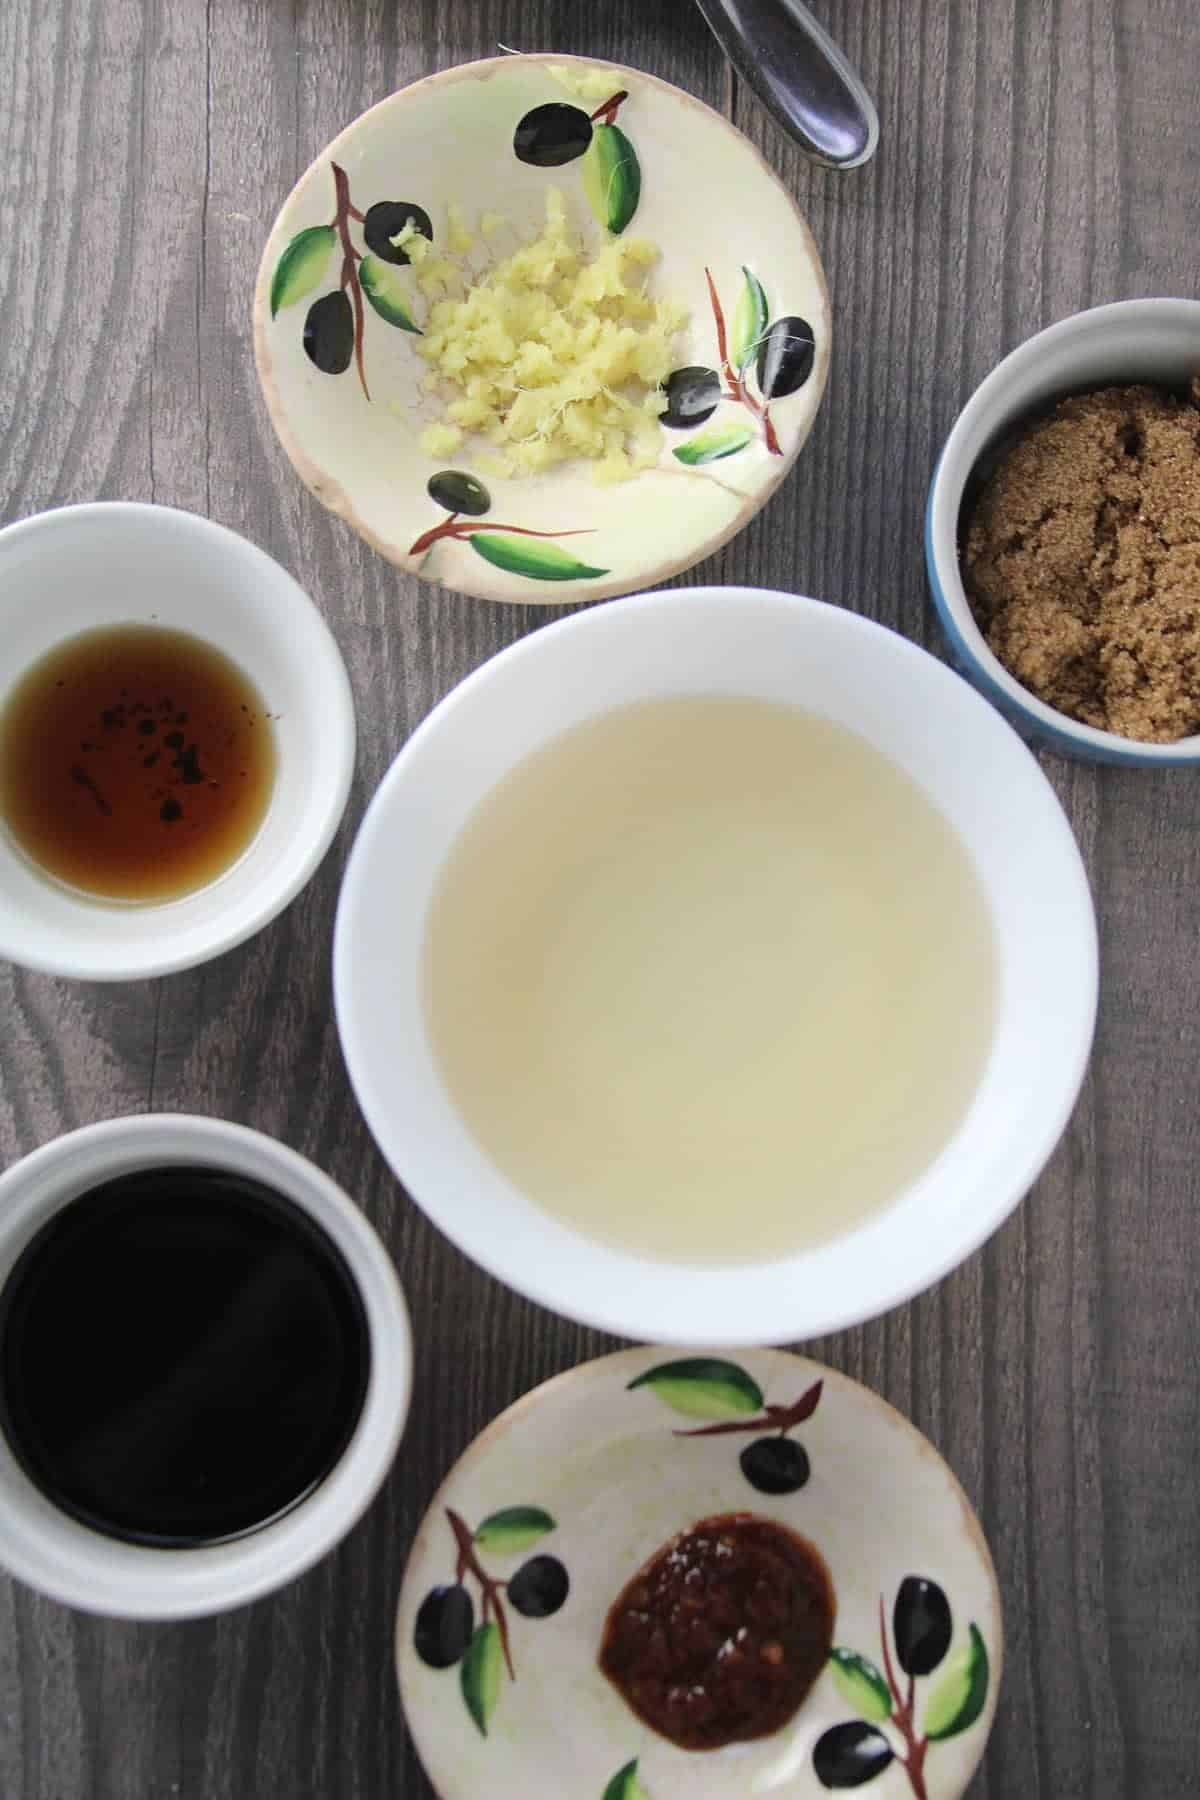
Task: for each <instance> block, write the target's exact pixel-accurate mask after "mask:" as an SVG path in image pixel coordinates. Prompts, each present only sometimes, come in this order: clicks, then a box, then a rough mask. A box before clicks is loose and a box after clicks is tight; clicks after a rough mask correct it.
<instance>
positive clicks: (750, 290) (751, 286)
mask: <svg viewBox="0 0 1200 1800" xmlns="http://www.w3.org/2000/svg"><path fill="white" fill-rule="evenodd" d="M742 274H743V276H744V277H745V279H744V280H743V282H742V291H741V293H740V294H739V295H738V303H737V305H736V306H735V307H734V309H733V320H732V323H731V324H730V328H729V356H730V360H731V362H732V363H733V366H734V368H735V369H737V370H738V372H739V373H740V372H741V370H742V369H744V368H745V367H746V364H747V363H748V362H752V361H753V359H754V356H755V353H756V351H757V350H758V344H759V339H760V338H761V337H762V335H763V332H764V331H765V330H766V329H767V296H766V295H765V294H764V293H763V289H762V282H761V281H759V279H758V277H757V275H752V274H751V273H750V271H749V269H747V268H746V267H745V266H744V265H743V268H742Z"/></svg>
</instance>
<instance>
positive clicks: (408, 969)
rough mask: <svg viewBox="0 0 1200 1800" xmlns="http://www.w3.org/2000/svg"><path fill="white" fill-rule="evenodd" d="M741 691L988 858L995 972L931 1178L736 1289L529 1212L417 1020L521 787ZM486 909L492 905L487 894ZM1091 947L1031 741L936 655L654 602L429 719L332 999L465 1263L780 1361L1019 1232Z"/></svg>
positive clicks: (373, 823) (350, 922)
mask: <svg viewBox="0 0 1200 1800" xmlns="http://www.w3.org/2000/svg"><path fill="white" fill-rule="evenodd" d="M686 693H701V694H738V695H748V696H751V697H755V698H761V699H765V700H773V701H781V702H785V703H788V704H792V705H795V706H798V707H803V708H807V709H808V710H810V711H812V712H814V713H817V714H818V715H821V716H823V717H825V718H829V719H833V720H835V721H837V722H838V723H840V724H843V725H845V726H847V727H849V728H850V729H851V730H853V731H855V732H857V733H859V734H860V736H862V737H863V738H865V739H866V740H867V742H868V743H869V744H871V745H873V746H874V747H875V748H876V749H878V750H880V751H882V752H883V754H884V755H885V756H887V757H889V758H890V759H891V760H892V761H893V762H894V763H895V764H896V765H897V766H898V767H899V768H900V769H902V770H903V771H904V772H905V773H907V774H908V775H909V776H910V777H911V778H912V779H913V780H914V781H916V782H917V783H918V785H919V786H920V787H921V788H923V789H924V791H925V792H926V793H927V794H928V795H929V796H930V798H931V799H932V800H933V802H934V803H935V805H936V806H937V807H938V808H939V809H940V811H941V812H942V814H943V816H944V817H945V818H946V819H947V820H948V821H949V823H950V824H951V825H952V826H953V827H954V829H955V830H956V831H957V832H958V834H959V836H960V838H961V839H962V840H963V842H964V843H965V845H966V847H967V849H968V851H969V852H970V855H971V857H972V859H973V861H974V864H975V868H976V871H977V873H978V875H979V878H980V880H981V882H982V885H983V889H984V893H985V895H986V898H987V901H988V905H989V909H990V911H991V915H992V920H993V925H994V931H995V942H996V947H997V956H998V965H999V983H998V987H999V993H998V1001H997V1019H996V1025H995V1031H994V1037H993V1042H992V1047H991V1051H990V1054H989V1058H988V1061H987V1064H986V1066H985V1069H984V1073H983V1076H982V1078H981V1081H980V1085H979V1087H978V1089H977V1091H976V1094H975V1096H974V1099H973V1101H972V1103H971V1105H970V1107H969V1108H968V1111H967V1114H966V1116H965V1118H964V1119H963V1120H962V1123H961V1125H960V1126H959V1128H958V1130H957V1131H956V1132H955V1134H954V1136H953V1137H952V1139H951V1141H950V1142H949V1143H948V1144H947V1145H946V1146H945V1148H944V1150H943V1151H942V1153H941V1155H940V1156H938V1157H937V1159H936V1160H935V1161H934V1162H933V1163H932V1165H931V1166H930V1167H929V1168H928V1169H927V1170H926V1171H925V1173H924V1174H923V1175H921V1176H920V1177H919V1178H918V1179H917V1180H916V1181H914V1182H913V1183H912V1184H911V1185H910V1186H909V1187H908V1188H907V1189H906V1190H905V1191H904V1192H902V1193H901V1194H899V1195H898V1196H897V1197H896V1199H895V1201H894V1202H893V1204H892V1205H890V1206H889V1207H887V1208H886V1209H885V1210H884V1211H882V1212H880V1213H878V1214H877V1215H875V1216H874V1217H873V1218H872V1219H871V1220H870V1221H869V1222H868V1223H866V1224H864V1225H862V1226H861V1227H860V1228H859V1229H857V1230H855V1231H854V1232H852V1233H849V1234H847V1235H845V1236H843V1237H841V1238H838V1239H836V1240H834V1241H833V1242H831V1243H828V1244H824V1245H822V1246H820V1247H819V1248H816V1249H812V1250H809V1251H807V1252H805V1253H803V1254H799V1255H792V1256H787V1257H781V1258H779V1259H777V1260H774V1261H766V1262H759V1263H741V1264H738V1265H737V1266H736V1267H730V1268H720V1267H717V1268H714V1267H711V1266H707V1267H697V1266H695V1265H694V1264H688V1263H686V1262H684V1261H682V1260H681V1261H680V1262H678V1263H675V1262H658V1261H651V1260H649V1259H646V1258H644V1257H641V1256H637V1255H634V1254H631V1253H627V1252H623V1251H621V1250H618V1249H614V1248H611V1247H610V1246H608V1245H606V1244H602V1243H599V1242H597V1241H596V1240H594V1239H592V1238H590V1237H586V1236H584V1235H583V1234H582V1233H580V1232H577V1231H574V1230H572V1229H570V1228H568V1227H567V1226H566V1225H565V1224H563V1223H561V1222H560V1221H558V1220H557V1219H554V1218H552V1217H551V1216H550V1215H549V1214H548V1213H547V1212H545V1211H543V1210H542V1209H541V1208H540V1207H537V1206H535V1205H534V1204H533V1203H532V1202H531V1201H529V1200H528V1199H527V1198H526V1197H525V1195H524V1194H522V1193H520V1192H519V1191H518V1190H517V1188H516V1187H515V1186H514V1185H513V1184H512V1183H511V1182H510V1181H508V1180H507V1179H506V1178H505V1177H504V1176H502V1175H501V1174H500V1173H499V1171H498V1170H497V1169H496V1168H495V1167H494V1165H493V1164H492V1163H491V1162H490V1161H489V1160H488V1159H487V1157H485V1156H484V1154H483V1153H482V1151H481V1150H480V1149H479V1148H478V1147H477V1145H476V1143H475V1141H474V1140H473V1138H472V1136H471V1134H470V1133H469V1131H468V1130H467V1128H466V1126H465V1125H464V1123H463V1120H462V1119H461V1117H460V1116H459V1114H458V1112H457V1111H456V1109H455V1107H454V1104H453V1103H452V1101H451V1099H450V1098H449V1095H448V1094H447V1092H446V1089H445V1087H444V1086H443V1083H442V1080H441V1077H440V1075H439V1073H438V1070H437V1067H436V1064H435V1062H434V1058H433V1055H432V1052H431V1048H430V1044H429V1040H428V1036H427V1030H426V1021H425V1008H424V1003H423V983H422V971H423V948H424V940H425V930H426V919H427V914H428V909H429V905H430V899H431V896H432V894H433V892H434V888H435V885H436V882H437V879H438V876H439V874H440V871H441V868H442V866H443V864H444V862H445V859H446V856H447V854H448V853H449V851H450V849H451V847H452V846H453V844H454V842H455V840H456V838H457V836H458V834H459V832H460V830H461V828H462V826H463V825H464V823H465V821H466V820H467V818H468V817H469V816H470V814H471V813H472V812H473V811H474V809H475V807H476V806H477V805H478V804H479V802H480V801H481V800H482V799H483V797H484V795H485V794H486V793H487V792H488V791H489V789H490V788H492V787H493V786H494V785H495V783H496V782H498V781H499V780H500V779H501V778H502V777H503V776H504V774H505V773H506V772H507V771H508V770H509V769H511V768H512V767H513V766H514V765H515V764H517V763H518V762H520V761H522V760H523V759H524V758H525V757H527V756H528V755H529V754H530V753H531V752H532V751H534V750H536V749H538V748H539V747H540V746H542V745H544V744H546V743H547V742H548V741H550V740H552V739H553V738H554V737H556V736H557V735H558V734H559V733H561V732H563V731H565V730H566V729H568V728H569V727H570V726H572V725H574V724H576V723H578V722H579V721H580V720H581V719H586V718H589V717H593V716H595V715H596V714H600V713H604V712H608V711H610V710H611V709H612V708H614V707H618V706H621V705H623V704H625V703H627V702H632V701H636V700H645V699H650V698H656V697H658V696H661V695H666V694H686ZM481 904H486V899H485V898H484V897H481ZM1096 989H1097V953H1096V929H1095V919H1094V915H1093V911H1092V902H1091V895H1090V893H1089V891H1088V884H1087V877H1086V875H1085V873H1084V870H1083V865H1082V863H1081V861H1080V856H1079V851H1078V849H1077V847H1076V844H1075V840H1074V838H1073V837H1072V835H1071V829H1070V826H1069V825H1068V823H1067V820H1066V817H1065V815H1064V814H1063V811H1062V808H1061V807H1060V805H1059V803H1058V801H1057V799H1056V798H1055V796H1054V793H1053V791H1052V789H1051V787H1050V785H1049V783H1048V782H1047V780H1046V778H1045V776H1044V775H1043V774H1042V773H1041V771H1040V770H1039V768H1038V766H1037V764H1036V762H1035V761H1034V759H1033V757H1032V756H1031V755H1030V754H1029V752H1028V750H1027V749H1026V748H1025V746H1024V745H1023V744H1022V743H1021V741H1020V739H1019V738H1018V737H1017V736H1016V734H1015V733H1014V732H1013V731H1011V730H1010V729H1009V728H1008V726H1007V725H1006V724H1005V723H1004V721H1003V720H1002V719H1001V718H1000V717H999V716H998V715H997V714H996V713H995V712H994V711H993V710H992V708H991V707H989V706H987V705H986V704H985V703H984V702H983V701H982V700H981V699H980V698H979V696H978V695H977V694H976V693H974V692H973V691H972V689H971V688H970V687H968V685H967V684H966V682H964V681H961V680H959V678H958V677H957V676H956V675H954V674H952V673H951V672H950V670H948V669H947V668H945V667H944V665H943V664H941V663H940V662H938V661H937V660H936V659H935V658H934V657H932V656H929V655H927V654H926V653H925V652H924V651H922V650H919V649H917V647H916V646H915V645H913V644H910V643H908V642H907V641H906V640H905V639H903V638H901V637H898V636H897V635H896V634H895V633H893V632H890V631H885V630H884V629H883V628H882V627H881V626H879V625H875V624H873V623H872V622H870V621H869V620H867V619H863V618H860V617H857V616H856V615H854V614H852V613H848V612H843V611H841V610H840V609H838V608H836V607H832V606H825V605H822V604H820V603H819V602H817V601H814V600H804V599H798V598H794V597H792V596H790V595H787V594H776V593H768V592H762V591H758V590H753V589H744V588H696V589H692V590H689V591H677V592H674V593H662V594H647V595H642V596H638V597H637V598H634V599H630V600H622V601H617V602H614V603H613V604H612V605H609V606H601V607H596V608H593V609H592V610H590V611H588V612H585V613H581V614H578V615H576V616H574V617H571V618H568V619H565V620H562V621H560V622H559V623H558V624H555V625H551V626H548V627H547V628H546V629H545V630H543V631H539V632H537V633H536V634H535V635H534V636H532V637H529V638H526V639H524V640H523V641H522V642H521V643H519V644H516V645H514V646H513V647H512V648H511V649H509V650H506V651H504V652H503V653H502V654H501V655H499V656H497V657H495V658H494V659H493V660H492V661H491V662H490V663H488V664H486V665H485V666H484V667H483V668H482V669H478V670H476V672H475V673H474V674H473V675H471V676H469V677H468V678H467V680H466V681H464V682H463V683H462V685H461V686H460V687H458V688H456V689H455V690H454V692H453V693H452V694H450V695H449V696H448V697H447V698H446V699H445V700H443V701H442V703H441V705H440V706H438V707H437V708H435V710H434V711H433V713H432V714H431V715H430V716H429V718H427V719H426V720H425V722H424V724H422V725H421V727H420V728H419V730H418V731H417V732H416V733H415V734H414V735H413V737H412V738H410V740H409V742H408V743H407V744H406V746H405V747H404V749H403V750H402V751H401V753H400V755H399V756H398V757H397V759H396V761H395V762H394V763H393V765H392V767H391V770H390V771H389V773H388V774H387V776H386V777H385V779H384V781H383V784H382V786H381V787H380V789H379V791H378V792H377V794H376V796H375V798H374V800H373V801H372V803H371V806H370V808H369V809H368V812H367V815H366V818H365V819H364V821H363V825H362V828H361V830H360V832H359V836H358V839H357V842H356V843H355V846H354V849H353V851H352V853H351V856H350V861H349V864H348V867H347V870H346V877H345V882H344V885H343V890H342V898H341V902H340V905H339V909H338V919H337V928H336V933H335V941H334V994H335V1001H336V1007H337V1016H338V1025H339V1029H340V1032H341V1038H342V1047H343V1050H344V1052H345V1056H346V1062H347V1066H348V1068H349V1071H350V1078H351V1081H352V1082H353V1084H354V1088H355V1092H356V1093H357V1096H358V1100H359V1103H360V1105H361V1106H362V1109H363V1112H364V1113H365V1115H366V1119H367V1123H368V1125H369V1126H370V1128H371V1130H372V1132H373V1133H374V1136H375V1139H376V1142H377V1143H378V1144H379V1146H380V1148H381V1150H382V1151H383V1153H384V1155H385V1156H386V1157H387V1159H388V1161H389V1162H390V1163H391V1165H392V1168H393V1169H394V1170H395V1171H396V1173H397V1175H398V1176H399V1177H400V1179H401V1180H402V1181H403V1182H404V1184H405V1186H406V1187H407V1188H408V1191H409V1192H410V1193H411V1194H412V1196H413V1198H414V1199H415V1200H416V1201H417V1203H418V1204H419V1205H420V1206H422V1207H423V1208H424V1209H425V1211H426V1212H427V1213H428V1214H429V1216H430V1218H431V1219H432V1220H433V1221H434V1223H435V1224H436V1225H437V1226H438V1227H439V1228H440V1229H441V1230H442V1231H444V1232H445V1233H446V1235H447V1236H448V1237H449V1238H451V1239H452V1240H453V1242H454V1243H456V1244H457V1245H458V1246H459V1248H460V1249H461V1250H463V1251H465V1252H466V1254H467V1255H469V1256H471V1257H473V1258H474V1259H475V1260H476V1261H477V1262H479V1263H481V1264H482V1265H483V1267H484V1268H486V1269H488V1270H489V1271H490V1272H491V1273H492V1274H493V1275H495V1276H496V1277H497V1278H498V1279H499V1280H501V1281H503V1282H505V1283H507V1285H508V1286H509V1287H512V1288H515V1289H517V1290H518V1292H520V1293H523V1294H527V1295H528V1296H529V1297H530V1298H531V1299H534V1300H537V1301H539V1302H540V1303H541V1304H542V1305H544V1306H550V1307H553V1308H554V1309H555V1310H557V1311H558V1312H561V1313H565V1314H567V1315H568V1316H570V1317H572V1318H575V1319H579V1320H582V1321H584V1322H585V1323H587V1324H590V1325H594V1326H597V1327H599V1328H601V1329H603V1330H606V1331H613V1332H618V1333H621V1334H622V1335H624V1336H627V1337H632V1338H643V1339H653V1340H656V1341H658V1342H664V1343H689V1342H690V1343H695V1342H697V1341H700V1340H706V1341H708V1342H710V1343H712V1342H716V1343H720V1344H753V1343H786V1342H791V1341H794V1340H796V1339H803V1338H811V1337H815V1336H817V1335H819V1334H820V1333H823V1332H829V1331H838V1330H841V1329H842V1328H843V1327H845V1326H848V1325H854V1324H858V1323H860V1322H861V1321H862V1320H864V1319H869V1318H872V1317H874V1316H875V1315H876V1314H878V1313H881V1312H883V1311H885V1310H886V1309H887V1308H888V1307H890V1306H895V1305H897V1304H899V1302H901V1301H902V1300H907V1299H909V1298H910V1297H911V1296H912V1295H913V1294H915V1293H917V1292H919V1291H920V1290H921V1289H923V1288H926V1287H928V1286H929V1285H930V1284H931V1283H932V1282H934V1281H936V1280H938V1279H939V1278H940V1277H941V1276H943V1275H945V1274H946V1273H947V1271H948V1270H950V1269H952V1268H954V1267H955V1265H956V1264H958V1263H960V1262H961V1261H962V1260H963V1258H964V1257H966V1256H967V1255H969V1254H970V1252H971V1251H973V1250H975V1249H976V1248H977V1247H978V1246H979V1245H980V1244H981V1243H982V1242H983V1240H984V1239H985V1238H986V1237H987V1236H989V1234H990V1233H991V1232H993V1231H994V1230H995V1229H996V1227H997V1226H998V1225H1000V1224H1001V1223H1002V1222H1003V1221H1004V1219H1005V1218H1007V1216H1008V1214H1009V1213H1010V1212H1011V1211H1012V1210H1013V1208H1014V1207H1015V1206H1016V1205H1017V1203H1018V1201H1019V1200H1020V1199H1021V1198H1022V1196H1023V1195H1024V1194H1025V1193H1026V1192H1027V1191H1028V1189H1029V1188H1030V1187H1031V1186H1032V1184H1033V1182H1034V1181H1035V1180H1036V1178H1037V1176H1038V1174H1039V1172H1040V1171H1041V1168H1042V1166H1043V1164H1044V1163H1045V1161H1046V1159H1047V1157H1048V1156H1049V1155H1050V1152H1051V1150H1052V1149H1053V1148H1054V1145H1055V1144H1056V1143H1057V1141H1058V1138H1059V1136H1060V1134H1061V1132H1062V1130H1063V1127H1064V1126H1065V1124H1066V1122H1067V1119H1068V1117H1069V1115H1070V1112H1071V1109H1072V1107H1073V1105H1074V1102H1075V1097H1076V1094H1077V1092H1078V1089H1079V1084H1080V1081H1081V1080H1082V1077H1083V1071H1084V1067H1085V1064H1086V1062H1087V1057H1088V1052H1089V1049H1090V1046H1091V1041H1092V1030H1093V1025H1094V1021H1095V1009H1096Z"/></svg>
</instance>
